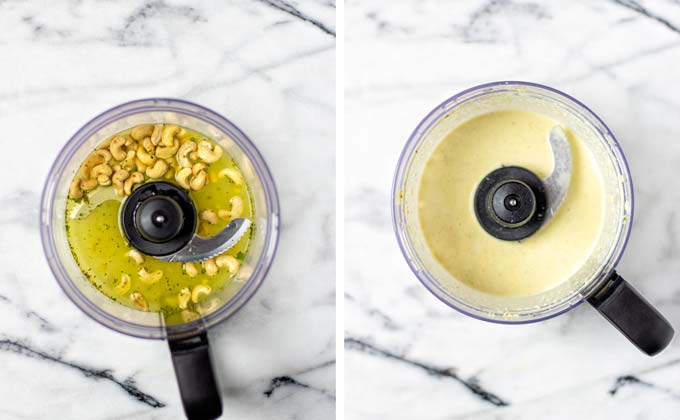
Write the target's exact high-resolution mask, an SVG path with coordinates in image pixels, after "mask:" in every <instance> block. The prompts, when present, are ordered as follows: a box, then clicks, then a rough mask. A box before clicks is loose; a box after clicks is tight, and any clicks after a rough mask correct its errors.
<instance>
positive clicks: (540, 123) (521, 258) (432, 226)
mask: <svg viewBox="0 0 680 420" xmlns="http://www.w3.org/2000/svg"><path fill="white" fill-rule="evenodd" d="M555 125H557V123H556V122H555V121H553V120H551V119H549V118H546V117H544V116H542V115H539V114H535V113H530V112H523V111H498V112H492V113H489V114H485V115H481V116H479V117H477V118H474V119H472V120H470V121H468V122H466V123H464V124H462V125H461V126H459V127H457V128H456V129H455V130H454V131H452V132H451V133H449V134H448V136H447V137H446V138H445V139H444V140H443V141H442V142H441V144H440V145H439V146H438V147H437V148H436V149H435V151H434V152H433V153H432V156H431V157H430V159H429V161H428V162H427V164H426V166H425V169H424V172H423V177H422V181H421V184H420V190H419V193H418V218H419V222H420V226H421V229H422V232H423V234H424V237H425V240H426V242H427V244H428V246H429V248H430V249H431V251H432V253H433V255H434V256H435V258H436V259H437V260H438V261H439V262H440V263H441V264H442V266H443V267H444V268H445V269H446V270H447V271H448V272H449V273H450V274H451V275H452V276H453V277H454V278H455V279H457V280H458V281H461V282H463V283H465V284H467V285H469V286H471V287H474V288H476V289H478V290H480V291H483V292H486V293H490V294H494V295H501V296H529V295H534V294H538V293H541V292H544V291H546V290H549V289H551V288H553V287H555V286H557V285H558V284H560V283H562V282H563V281H565V280H567V279H568V278H569V277H571V276H572V275H573V274H574V273H575V272H576V271H577V270H578V269H579V268H580V267H581V266H582V265H583V264H584V262H585V261H586V259H587V257H588V255H589V254H590V253H591V250H592V249H593V247H594V245H595V243H596V241H597V239H598V237H599V235H600V231H601V229H602V224H603V202H604V197H603V187H602V180H601V176H600V173H599V170H598V168H597V165H596V163H595V161H594V158H593V156H592V155H591V153H590V151H589V150H588V148H587V146H586V145H585V144H584V143H583V142H582V141H581V140H580V139H578V138H576V137H575V136H574V135H573V133H570V132H567V136H568V138H569V143H570V146H571V153H572V176H571V183H570V185H569V190H568V192H567V196H566V197H565V199H564V201H563V203H562V205H561V206H560V207H559V209H558V211H557V213H556V214H555V216H554V217H553V218H552V220H550V221H549V222H548V223H547V224H546V225H544V226H542V227H541V228H540V229H539V230H538V231H537V232H536V233H534V234H533V235H532V236H529V237H528V238H526V239H523V240H521V241H504V240H500V239H497V238H495V237H493V236H492V235H490V234H489V233H487V232H486V231H485V230H484V229H483V228H482V227H481V226H480V225H479V223H478V222H477V218H476V216H475V212H474V208H473V204H474V194H475V191H476V189H477V186H478V185H479V182H480V181H481V180H482V179H483V178H484V177H485V176H486V175H487V174H488V173H490V172H491V171H493V170H495V169H498V168H500V167H502V166H520V167H523V168H526V169H528V170H530V171H532V172H533V173H534V174H536V175H537V176H538V177H539V178H541V179H544V178H546V177H547V176H548V175H549V174H550V172H551V171H552V168H553V159H552V153H551V150H550V145H549V143H548V133H549V132H550V130H551V129H552V127H554V126H555Z"/></svg>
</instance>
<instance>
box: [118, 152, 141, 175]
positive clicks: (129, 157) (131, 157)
mask: <svg viewBox="0 0 680 420" xmlns="http://www.w3.org/2000/svg"><path fill="white" fill-rule="evenodd" d="M135 155H136V153H135V151H134V150H128V151H127V153H126V155H125V160H123V161H122V162H120V166H121V167H123V168H124V169H126V170H128V171H134V170H135V166H136V165H135V162H136V161H137V159H136V158H135Z"/></svg>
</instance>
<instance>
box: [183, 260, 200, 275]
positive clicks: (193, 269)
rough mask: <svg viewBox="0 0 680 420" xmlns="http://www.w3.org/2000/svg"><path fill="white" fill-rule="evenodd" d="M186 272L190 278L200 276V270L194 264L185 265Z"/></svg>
mask: <svg viewBox="0 0 680 420" xmlns="http://www.w3.org/2000/svg"><path fill="white" fill-rule="evenodd" d="M182 268H184V271H185V272H186V273H187V274H188V275H189V277H196V276H197V275H198V268H196V264H194V263H192V262H188V263H184V266H183V267H182Z"/></svg>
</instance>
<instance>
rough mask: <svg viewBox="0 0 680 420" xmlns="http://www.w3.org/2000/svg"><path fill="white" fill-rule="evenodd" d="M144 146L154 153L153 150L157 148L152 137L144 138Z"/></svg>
mask: <svg viewBox="0 0 680 420" xmlns="http://www.w3.org/2000/svg"><path fill="white" fill-rule="evenodd" d="M142 147H143V148H144V150H146V151H147V152H148V153H153V151H154V150H155V149H156V148H155V147H154V144H153V143H151V138H150V137H146V138H145V139H144V140H142Z"/></svg>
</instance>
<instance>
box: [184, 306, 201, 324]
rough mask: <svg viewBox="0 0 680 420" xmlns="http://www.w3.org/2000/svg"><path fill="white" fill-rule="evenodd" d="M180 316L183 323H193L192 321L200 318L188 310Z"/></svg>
mask: <svg viewBox="0 0 680 420" xmlns="http://www.w3.org/2000/svg"><path fill="white" fill-rule="evenodd" d="M181 315H182V321H184V322H193V321H196V320H197V319H198V318H200V317H201V316H200V315H199V314H197V313H196V312H194V311H190V310H188V309H186V310H184V311H182V312H181Z"/></svg>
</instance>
